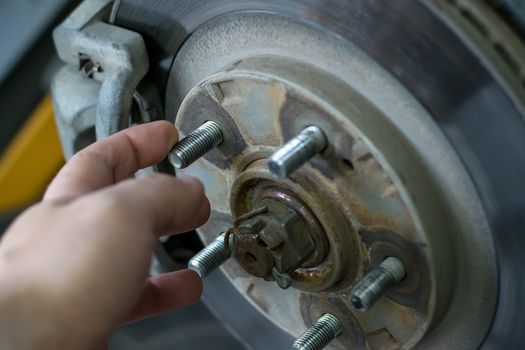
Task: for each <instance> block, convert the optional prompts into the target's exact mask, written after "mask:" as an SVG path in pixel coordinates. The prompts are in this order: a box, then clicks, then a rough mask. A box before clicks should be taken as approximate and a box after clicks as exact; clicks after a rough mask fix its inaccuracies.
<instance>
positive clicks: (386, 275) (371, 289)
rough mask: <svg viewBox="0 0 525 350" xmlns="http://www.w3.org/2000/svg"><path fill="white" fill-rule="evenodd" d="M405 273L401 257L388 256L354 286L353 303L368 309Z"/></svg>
mask: <svg viewBox="0 0 525 350" xmlns="http://www.w3.org/2000/svg"><path fill="white" fill-rule="evenodd" d="M405 275H406V271H405V268H404V267H403V263H402V262H401V261H400V260H399V259H397V258H394V257H388V258H386V259H385V260H383V262H381V264H379V266H377V267H376V268H375V269H373V270H372V271H370V272H369V273H368V274H367V275H366V276H365V277H363V279H362V280H361V281H359V282H358V283H357V284H356V285H355V286H354V288H352V292H351V294H350V301H351V303H352V305H353V306H354V307H355V308H356V309H358V310H361V311H366V310H368V309H369V308H370V307H372V305H374V303H375V302H376V301H377V300H378V299H379V298H381V296H382V295H383V294H385V293H386V292H387V291H388V289H390V288H391V287H392V286H394V285H395V284H397V283H399V281H401V280H402V279H403V278H404V277H405Z"/></svg>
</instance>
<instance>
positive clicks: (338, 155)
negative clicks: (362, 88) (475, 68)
mask: <svg viewBox="0 0 525 350" xmlns="http://www.w3.org/2000/svg"><path fill="white" fill-rule="evenodd" d="M207 120H213V121H215V122H217V123H218V124H220V125H221V128H222V130H223V133H224V141H223V143H221V144H220V145H219V146H218V147H217V148H216V149H215V150H213V151H211V152H209V153H208V154H207V155H206V156H205V157H204V158H203V159H202V160H200V161H198V162H196V163H195V164H194V165H192V167H190V168H188V169H187V170H184V171H182V172H183V173H187V174H192V175H197V176H198V177H199V178H201V179H203V181H204V182H205V185H206V188H207V190H208V196H209V197H210V200H211V202H212V208H214V209H213V213H212V216H211V219H210V221H209V222H208V223H207V224H206V226H205V227H203V228H202V229H201V230H200V232H201V234H202V235H203V237H204V238H205V240H211V239H213V238H214V236H216V235H217V233H218V232H220V230H218V228H221V227H222V228H223V229H226V228H227V227H229V226H232V225H234V226H236V227H237V229H236V230H235V232H236V233H235V240H234V242H236V244H235V257H236V260H237V261H236V262H230V263H227V264H225V265H224V270H225V272H226V274H227V275H228V276H229V278H231V279H232V281H233V283H234V284H235V285H236V287H237V288H239V289H240V290H241V291H243V292H245V293H246V295H247V297H248V298H250V300H251V301H252V302H253V303H254V304H255V305H256V306H257V307H258V308H259V309H260V310H261V311H262V312H263V313H265V314H266V315H267V316H268V317H269V318H270V319H272V320H274V321H275V322H276V323H277V324H278V325H279V326H280V327H282V328H283V329H286V330H292V333H300V331H299V329H300V328H301V326H300V325H299V324H298V322H297V320H298V319H303V320H304V323H305V324H309V323H313V322H315V320H316V319H317V318H319V317H320V315H322V314H323V313H324V312H330V313H331V314H333V315H336V316H337V317H338V318H339V319H341V320H346V321H343V322H347V323H348V324H347V325H346V329H349V331H348V332H345V333H343V334H342V335H341V336H340V337H339V338H338V341H339V344H340V346H342V347H350V346H355V345H356V344H365V343H367V344H375V345H372V348H385V347H386V348H388V347H399V346H401V347H410V346H413V345H415V344H416V343H417V342H418V341H419V340H420V339H421V338H422V337H423V335H424V334H425V333H426V332H427V331H429V329H430V327H431V325H432V324H433V323H437V322H439V320H440V318H441V317H442V315H443V314H444V312H445V311H446V305H448V303H449V301H450V296H451V293H452V290H453V289H454V288H455V285H454V281H453V280H451V279H450V276H451V275H453V274H454V271H453V267H452V266H453V263H454V261H453V258H451V257H450V254H448V252H449V251H450V249H451V248H450V246H449V240H448V239H446V238H445V237H446V236H447V235H448V232H452V231H453V230H454V228H453V227H452V225H451V224H450V223H449V222H448V220H447V218H446V214H445V211H444V208H445V204H444V203H443V202H441V200H442V199H441V198H440V196H439V194H437V193H436V191H435V184H434V183H433V182H432V180H431V174H429V173H428V169H426V168H425V167H424V166H423V165H422V164H421V163H422V162H421V160H420V159H418V155H417V154H415V152H413V151H412V150H410V148H409V147H407V145H406V144H405V139H404V137H403V136H402V135H401V134H400V133H399V131H397V130H396V129H395V128H394V127H393V126H392V125H391V124H390V123H389V122H388V118H387V117H386V116H385V115H384V114H383V113H382V112H381V111H379V110H378V109H377V108H375V107H374V106H373V105H372V104H371V103H370V101H369V100H368V99H367V98H365V97H364V96H362V95H360V94H359V93H358V92H357V91H355V90H353V89H352V88H351V87H349V86H347V85H345V84H343V82H341V81H339V80H338V78H337V77H334V76H331V75H330V74H328V73H326V72H324V71H322V70H320V69H317V68H316V67H314V66H311V65H308V64H304V63H301V62H299V61H296V60H290V59H285V58H282V57H278V56H259V55H256V56H253V57H248V58H244V59H242V60H238V61H235V62H233V63H232V64H230V65H228V66H226V67H224V68H223V70H222V71H220V72H218V73H215V74H213V75H212V76H210V77H208V78H206V79H205V80H204V81H202V82H201V83H199V84H198V85H196V86H195V87H194V88H193V89H192V90H191V91H190V92H189V93H188V94H187V96H186V98H185V99H184V101H183V103H182V104H181V108H180V110H179V113H178V115H177V119H176V125H177V127H178V128H179V130H180V131H181V134H182V135H185V134H188V133H189V132H191V131H192V130H193V129H195V128H196V127H198V126H199V125H201V124H202V123H204V122H205V121H207ZM310 125H316V126H318V127H319V128H321V129H322V130H324V132H325V133H326V135H329V136H328V139H329V142H328V143H329V145H328V147H327V148H326V149H325V150H324V151H323V152H322V153H321V154H319V155H317V156H315V157H314V158H313V159H312V160H311V161H310V162H309V163H308V164H306V165H304V166H303V167H301V168H300V169H299V170H297V171H296V172H294V173H293V175H292V176H290V177H289V178H287V179H280V178H276V177H275V176H273V175H272V174H271V173H270V172H269V170H268V166H267V160H268V157H269V156H270V155H271V154H272V153H273V152H275V150H276V149H277V148H278V147H279V146H281V145H282V144H283V143H284V142H285V141H286V140H289V139H290V138H292V137H293V136H295V135H296V134H298V133H299V132H300V131H301V130H302V129H304V128H306V127H308V126H310ZM414 197H417V198H421V200H420V201H421V202H420V203H415V202H414V201H413V198H414ZM429 198H432V200H431V201H428V199H429ZM429 204H431V206H429ZM438 222H439V223H440V224H439V229H438V227H435V226H434V225H435V224H433V223H438ZM447 226H449V227H447ZM389 256H392V257H396V258H398V259H400V260H401V261H402V262H403V264H404V266H406V267H407V274H406V277H405V279H404V280H403V281H402V282H401V283H400V284H399V285H398V286H396V287H395V288H394V289H392V290H391V291H389V293H387V295H386V297H385V298H383V299H382V300H380V301H379V302H378V303H377V304H376V305H375V306H374V307H373V308H372V309H371V310H370V311H369V312H367V313H362V312H359V311H357V310H355V309H354V308H353V307H352V305H351V303H350V300H349V297H348V296H349V294H350V290H351V288H352V287H353V286H354V285H355V284H356V282H357V281H358V280H359V279H360V278H362V276H363V275H364V274H366V273H367V272H368V271H369V270H371V269H372V268H373V267H375V266H377V265H378V264H379V263H380V262H381V261H382V260H383V259H385V258H387V257H389ZM252 276H254V277H257V278H256V279H254V278H253V277H252ZM269 281H275V282H276V284H277V285H278V286H279V287H281V288H285V289H286V288H288V287H292V288H290V289H287V290H286V291H279V290H280V288H278V289H277V290H276V289H275V287H272V286H275V284H273V283H269ZM276 299H280V300H281V302H280V305H281V306H282V305H286V306H285V307H284V308H282V309H281V308H279V309H275V308H270V307H269V305H272V304H274V303H275V300H276ZM294 308H297V309H298V310H297V311H299V312H300V313H299V314H297V311H295V317H290V315H289V314H288V313H287V312H289V311H290V310H292V309H294ZM283 310H286V313H283Z"/></svg>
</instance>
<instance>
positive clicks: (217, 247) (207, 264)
mask: <svg viewBox="0 0 525 350" xmlns="http://www.w3.org/2000/svg"><path fill="white" fill-rule="evenodd" d="M230 255H231V254H230V252H229V251H227V250H226V247H225V245H224V233H222V234H221V235H220V236H219V237H217V238H216V239H215V240H214V241H213V242H211V244H209V245H208V246H206V247H204V249H203V250H201V251H200V252H198V253H197V254H196V255H195V256H194V257H193V258H191V259H190V261H189V262H188V268H189V269H191V270H193V271H195V272H197V273H198V274H199V276H201V278H204V277H206V276H208V275H209V274H210V273H211V272H213V271H214V270H215V269H217V268H218V267H219V266H221V265H222V264H223V263H224V262H225V261H226V260H228V259H229V258H230Z"/></svg>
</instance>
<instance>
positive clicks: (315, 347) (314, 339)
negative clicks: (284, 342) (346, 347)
mask: <svg viewBox="0 0 525 350" xmlns="http://www.w3.org/2000/svg"><path fill="white" fill-rule="evenodd" d="M342 330H343V326H342V325H341V322H339V320H338V319H337V318H336V317H335V316H333V315H331V314H324V315H323V316H321V317H320V318H319V319H318V320H317V322H316V323H315V325H313V327H312V328H310V329H308V330H307V331H306V332H304V333H303V334H302V335H301V336H300V337H299V338H298V339H297V340H296V341H294V343H293V345H292V350H321V349H323V348H324V347H325V346H327V345H328V344H329V343H330V342H331V341H332V340H334V339H335V338H336V337H337V336H338V335H339V334H341V332H342Z"/></svg>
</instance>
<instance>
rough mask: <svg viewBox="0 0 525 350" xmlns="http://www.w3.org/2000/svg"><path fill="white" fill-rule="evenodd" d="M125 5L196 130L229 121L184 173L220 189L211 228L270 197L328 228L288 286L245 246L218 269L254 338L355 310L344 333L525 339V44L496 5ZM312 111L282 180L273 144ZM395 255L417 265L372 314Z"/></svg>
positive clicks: (181, 123) (241, 325) (155, 71)
mask: <svg viewBox="0 0 525 350" xmlns="http://www.w3.org/2000/svg"><path fill="white" fill-rule="evenodd" d="M111 21H112V22H113V23H114V24H116V25H118V26H122V27H125V28H128V29H131V30H133V31H136V32H138V33H140V34H142V35H143V36H144V37H145V39H146V44H147V46H148V47H147V48H148V53H149V56H150V57H149V58H150V61H151V62H152V64H151V66H152V68H151V69H150V77H149V78H150V79H151V80H154V81H155V82H156V85H157V86H158V87H159V90H160V91H161V94H163V95H164V107H165V114H166V116H167V118H168V119H171V120H173V121H174V122H175V123H176V125H177V126H178V127H179V129H180V131H181V135H187V134H188V133H189V132H191V131H192V130H193V129H194V128H195V127H197V126H199V125H200V124H202V123H203V122H205V121H207V120H215V121H218V122H219V123H221V125H223V126H226V127H225V130H224V134H225V140H224V142H223V144H221V145H220V146H219V147H218V148H217V149H215V150H213V151H212V152H210V153H208V154H207V155H206V156H205V157H203V158H202V159H200V160H199V161H197V162H196V163H194V164H193V165H192V166H191V167H189V168H187V169H184V170H182V171H180V173H183V174H189V175H194V176H197V177H199V178H200V179H201V180H202V181H203V182H204V184H205V186H206V189H207V194H208V196H209V198H210V201H211V204H212V208H213V211H212V216H211V219H210V221H209V222H208V223H207V224H206V225H205V226H204V227H202V228H201V229H200V230H199V235H200V237H201V238H202V239H203V241H204V242H205V243H210V242H211V241H212V240H213V239H215V237H216V236H217V235H218V234H219V233H220V232H221V231H223V230H225V229H227V228H228V227H230V226H232V225H233V223H234V222H235V221H238V219H239V218H240V217H243V216H244V215H246V214H247V213H250V212H252V211H253V210H257V208H258V207H257V206H258V205H260V203H262V202H264V200H267V199H268V198H272V200H276V198H277V199H278V201H280V202H279V203H281V204H282V203H284V202H286V205H288V206H289V207H292V208H293V209H294V210H296V211H298V212H301V213H303V214H302V215H303V218H304V217H305V215H306V214H304V213H308V215H306V216H308V218H311V219H309V220H306V222H307V223H308V225H307V229H308V230H310V231H312V230H313V231H315V232H318V236H315V235H314V236H315V237H318V238H317V239H314V241H315V246H316V252H315V254H314V255H313V257H311V258H309V259H307V260H306V261H302V262H301V263H302V265H301V266H300V267H299V268H298V269H296V270H294V272H293V273H291V274H290V276H288V277H287V278H289V281H288V282H289V284H291V286H290V288H286V289H282V288H281V287H283V286H284V287H287V286H288V285H284V284H282V283H280V286H278V285H277V284H276V283H275V282H272V281H267V280H263V279H260V278H256V277H254V276H252V275H253V274H254V273H255V272H254V271H255V270H250V269H247V270H248V272H251V274H250V273H248V272H247V271H245V269H243V268H241V266H244V267H246V266H247V261H243V260H242V259H243V258H242V257H239V256H237V260H235V259H231V260H230V261H228V262H227V263H225V264H224V265H223V266H222V267H221V271H220V273H216V274H212V275H211V276H209V277H208V278H207V280H206V281H205V284H206V287H205V300H206V302H207V304H208V305H209V307H210V308H211V309H212V310H213V311H214V312H215V313H216V314H217V316H218V317H219V318H220V319H222V320H223V321H224V322H226V323H227V324H228V325H229V326H230V327H231V329H233V331H234V332H236V333H237V335H238V336H239V337H240V338H241V339H242V340H243V341H244V342H245V343H246V344H247V346H248V347H250V348H254V349H263V348H268V347H270V348H287V347H289V346H290V344H291V342H292V340H293V339H294V338H295V337H297V336H298V335H299V334H301V333H302V332H303V331H304V330H305V329H306V328H307V327H310V326H311V325H312V324H313V323H314V322H315V320H316V319H317V318H318V317H319V316H320V315H321V314H323V313H325V312H329V313H331V314H333V315H336V316H337V317H338V318H339V319H340V320H341V322H342V324H343V333H342V334H341V336H339V337H338V338H337V339H336V340H335V341H334V342H333V343H331V345H330V347H329V348H331V349H343V348H366V347H368V348H370V349H393V348H425V349H426V348H429V349H430V348H431V349H444V348H462V349H473V348H477V347H479V346H481V347H482V348H484V349H488V348H520V347H523V346H525V335H523V332H522V326H521V325H523V324H525V315H524V314H523V313H520V312H517V310H523V309H525V305H524V302H523V298H522V297H521V296H522V295H524V293H525V279H524V278H522V276H521V275H522V273H521V267H520V266H521V264H522V259H523V258H522V257H521V255H522V254H520V252H521V248H523V247H525V237H523V234H522V232H523V230H524V229H525V218H524V216H523V215H524V214H523V204H524V200H523V198H522V196H521V194H520V191H519V187H518V189H517V188H516V186H519V184H521V183H522V181H523V178H525V125H524V119H523V117H524V115H525V113H524V111H525V108H524V104H525V77H524V76H523V74H524V72H525V69H524V67H523V62H524V61H525V60H524V57H525V54H524V51H523V44H522V42H521V41H520V40H519V39H518V38H517V37H516V36H515V35H514V33H513V31H512V30H510V29H509V28H508V27H507V26H506V25H505V23H504V22H503V21H502V20H501V18H499V17H498V16H497V15H496V14H495V12H494V11H492V9H491V8H490V7H488V6H487V5H486V4H485V3H481V2H475V1H466V0H465V1H438V0H436V1H428V2H424V3H419V2H414V1H409V0H401V1H396V2H392V1H390V2H389V1H365V0H362V1H361V0H359V1H351V2H342V1H313V0H309V1H296V0H293V1H286V2H285V1H277V0H273V1H244V0H240V1H219V0H215V1H213V0H212V1H189V0H187V1H169V0H152V1H140V0H121V1H117V2H116V3H115V6H114V7H113V12H112V15H111ZM175 117H176V118H175ZM312 124H313V125H317V126H319V127H321V128H322V129H323V130H324V132H325V133H326V135H327V139H328V144H329V146H328V148H327V149H326V150H325V151H323V153H322V154H321V155H319V156H317V157H314V158H313V159H312V161H311V162H310V163H309V164H307V165H305V166H304V167H302V168H300V169H299V170H298V171H297V172H296V173H294V174H293V176H291V177H290V178H288V179H284V180H282V179H276V178H275V177H274V176H272V175H271V174H270V173H269V172H268V169H267V166H266V159H267V158H268V156H269V155H270V154H272V153H273V152H274V151H275V150H276V149H278V148H279V147H280V146H281V145H282V144H283V143H284V142H285V141H286V140H289V139H290V138H291V137H293V136H294V135H296V134H297V133H299V132H300V131H301V130H302V129H303V128H304V127H306V126H308V125H312ZM283 198H285V199H286V200H283ZM283 201H284V202H283ZM290 203H292V204H290ZM314 226H315V229H314V228H313V227H314ZM310 231H309V232H310ZM314 236H312V237H314ZM319 237H321V238H319ZM323 242H325V243H326V244H325V243H323ZM387 256H395V257H397V258H398V259H400V260H401V261H403V264H404V266H405V267H406V270H407V275H406V278H405V279H404V280H403V281H402V282H401V283H400V284H399V285H397V286H396V287H394V288H393V289H392V290H390V291H389V292H388V293H387V294H386V296H385V298H383V299H381V300H380V301H379V302H378V303H377V304H376V305H375V306H374V307H373V308H371V309H370V310H369V311H368V312H365V313H363V312H360V311H357V310H355V308H354V307H353V306H352V305H351V303H350V301H349V298H348V296H349V294H350V290H351V289H352V287H353V286H355V284H356V282H357V281H359V280H360V279H361V278H362V276H363V275H365V274H366V272H367V271H369V270H371V269H372V268H373V267H374V266H376V265H377V264H378V263H379V262H381V260H382V259H384V258H385V257H387ZM252 263H253V261H252ZM257 271H258V270H257ZM281 277H282V276H281Z"/></svg>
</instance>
